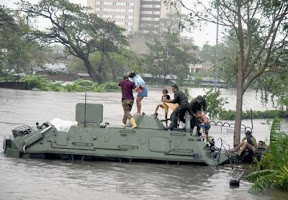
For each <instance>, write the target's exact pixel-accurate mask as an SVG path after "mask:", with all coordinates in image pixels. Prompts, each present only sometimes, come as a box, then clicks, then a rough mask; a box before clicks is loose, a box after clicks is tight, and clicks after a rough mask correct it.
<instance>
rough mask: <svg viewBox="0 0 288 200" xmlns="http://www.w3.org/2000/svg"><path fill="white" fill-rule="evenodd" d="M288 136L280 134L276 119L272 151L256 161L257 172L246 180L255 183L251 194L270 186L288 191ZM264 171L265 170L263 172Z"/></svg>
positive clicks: (272, 128)
mask: <svg viewBox="0 0 288 200" xmlns="http://www.w3.org/2000/svg"><path fill="white" fill-rule="evenodd" d="M287 145H288V135H287V134H285V133H282V132H280V120H279V119H278V118H275V119H274V121H273V123H272V126H271V131H270V149H269V151H267V152H265V153H263V155H262V158H261V160H260V161H256V164H255V165H254V168H255V169H256V170H258V171H255V172H253V173H251V174H249V175H247V176H245V177H244V178H245V179H247V180H248V181H252V182H254V184H253V186H252V187H251V188H250V190H249V191H250V192H259V191H262V190H264V189H266V188H269V187H270V186H274V187H277V188H280V189H284V190H286V191H288V149H287ZM262 169H263V170H262Z"/></svg>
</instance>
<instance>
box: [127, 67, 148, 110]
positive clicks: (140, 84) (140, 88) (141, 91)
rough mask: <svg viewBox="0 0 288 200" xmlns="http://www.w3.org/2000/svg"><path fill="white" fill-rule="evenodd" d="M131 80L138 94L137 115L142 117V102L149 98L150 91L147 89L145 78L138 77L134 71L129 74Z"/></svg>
mask: <svg viewBox="0 0 288 200" xmlns="http://www.w3.org/2000/svg"><path fill="white" fill-rule="evenodd" d="M129 78H131V79H132V81H133V82H134V84H135V90H136V91H137V92H138V94H137V99H136V105H137V113H136V115H141V101H142V100H143V98H144V97H147V96H148V90H147V88H146V84H145V81H144V80H143V78H142V77H141V76H139V75H136V73H135V72H134V71H132V72H131V73H130V74H129Z"/></svg>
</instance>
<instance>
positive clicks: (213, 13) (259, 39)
mask: <svg viewBox="0 0 288 200" xmlns="http://www.w3.org/2000/svg"><path fill="white" fill-rule="evenodd" d="M175 2H180V3H181V4H182V5H183V6H184V7H185V8H186V9H188V10H189V12H190V13H189V14H188V16H189V20H190V21H194V20H199V21H206V22H211V23H217V22H218V23H219V25H222V26H223V27H224V28H225V30H226V31H229V32H230V33H231V34H233V36H235V38H236V39H237V43H236V44H235V46H237V49H238V51H237V56H236V65H235V73H236V80H237V83H236V89H237V98H236V119H235V133H234V145H237V144H239V143H240V131H241V116H242V103H243V95H244V93H245V91H246V90H247V88H248V87H249V86H250V85H251V83H253V82H254V81H255V80H256V79H257V78H259V77H260V76H261V75H263V74H265V73H268V72H273V73H274V72H276V71H278V72H279V71H287V67H285V66H283V65H281V64H279V62H278V61H279V60H281V59H283V58H285V57H287V52H285V49H286V50H287V28H288V19H287V14H288V1H286V0H285V1H281V0H234V1H229V0H216V1H212V2H211V3H210V4H209V5H210V7H208V6H206V5H205V4H204V3H203V2H202V1H200V0H197V1H193V3H192V4H190V5H189V6H188V3H187V4H186V5H185V4H184V3H183V1H182V0H174V1H172V2H171V3H172V4H173V3H175ZM217 10H218V14H217Z"/></svg>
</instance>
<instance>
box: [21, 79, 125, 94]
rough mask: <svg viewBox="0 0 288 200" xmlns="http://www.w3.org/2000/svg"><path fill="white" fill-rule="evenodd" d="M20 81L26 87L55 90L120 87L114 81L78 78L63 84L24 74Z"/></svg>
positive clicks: (78, 90)
mask: <svg viewBox="0 0 288 200" xmlns="http://www.w3.org/2000/svg"><path fill="white" fill-rule="evenodd" d="M20 81H21V82H27V83H28V87H29V88H31V89H37V90H42V91H57V92H87V91H93V92H115V91H119V90H120V88H119V86H118V83H116V82H106V83H103V84H100V85H99V84H98V83H94V82H92V81H90V80H83V79H78V80H76V81H74V82H73V84H68V85H65V86H63V85H62V84H61V83H53V82H50V81H48V80H47V79H45V78H44V77H42V76H34V75H30V76H25V77H23V78H21V79H20Z"/></svg>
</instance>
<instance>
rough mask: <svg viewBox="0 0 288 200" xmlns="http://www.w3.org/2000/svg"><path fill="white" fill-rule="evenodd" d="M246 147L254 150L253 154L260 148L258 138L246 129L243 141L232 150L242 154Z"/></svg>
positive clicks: (239, 154)
mask: <svg viewBox="0 0 288 200" xmlns="http://www.w3.org/2000/svg"><path fill="white" fill-rule="evenodd" d="M245 140H246V141H245ZM246 149H248V150H249V151H251V152H253V154H255V153H256V152H257V150H258V146H257V142H256V139H255V138H254V137H253V135H252V132H251V131H246V133H245V137H244V138H243V139H242V141H241V143H240V144H239V145H238V146H237V147H235V148H234V149H232V152H235V153H236V154H237V155H238V156H241V154H242V153H243V151H245V150H246Z"/></svg>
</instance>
